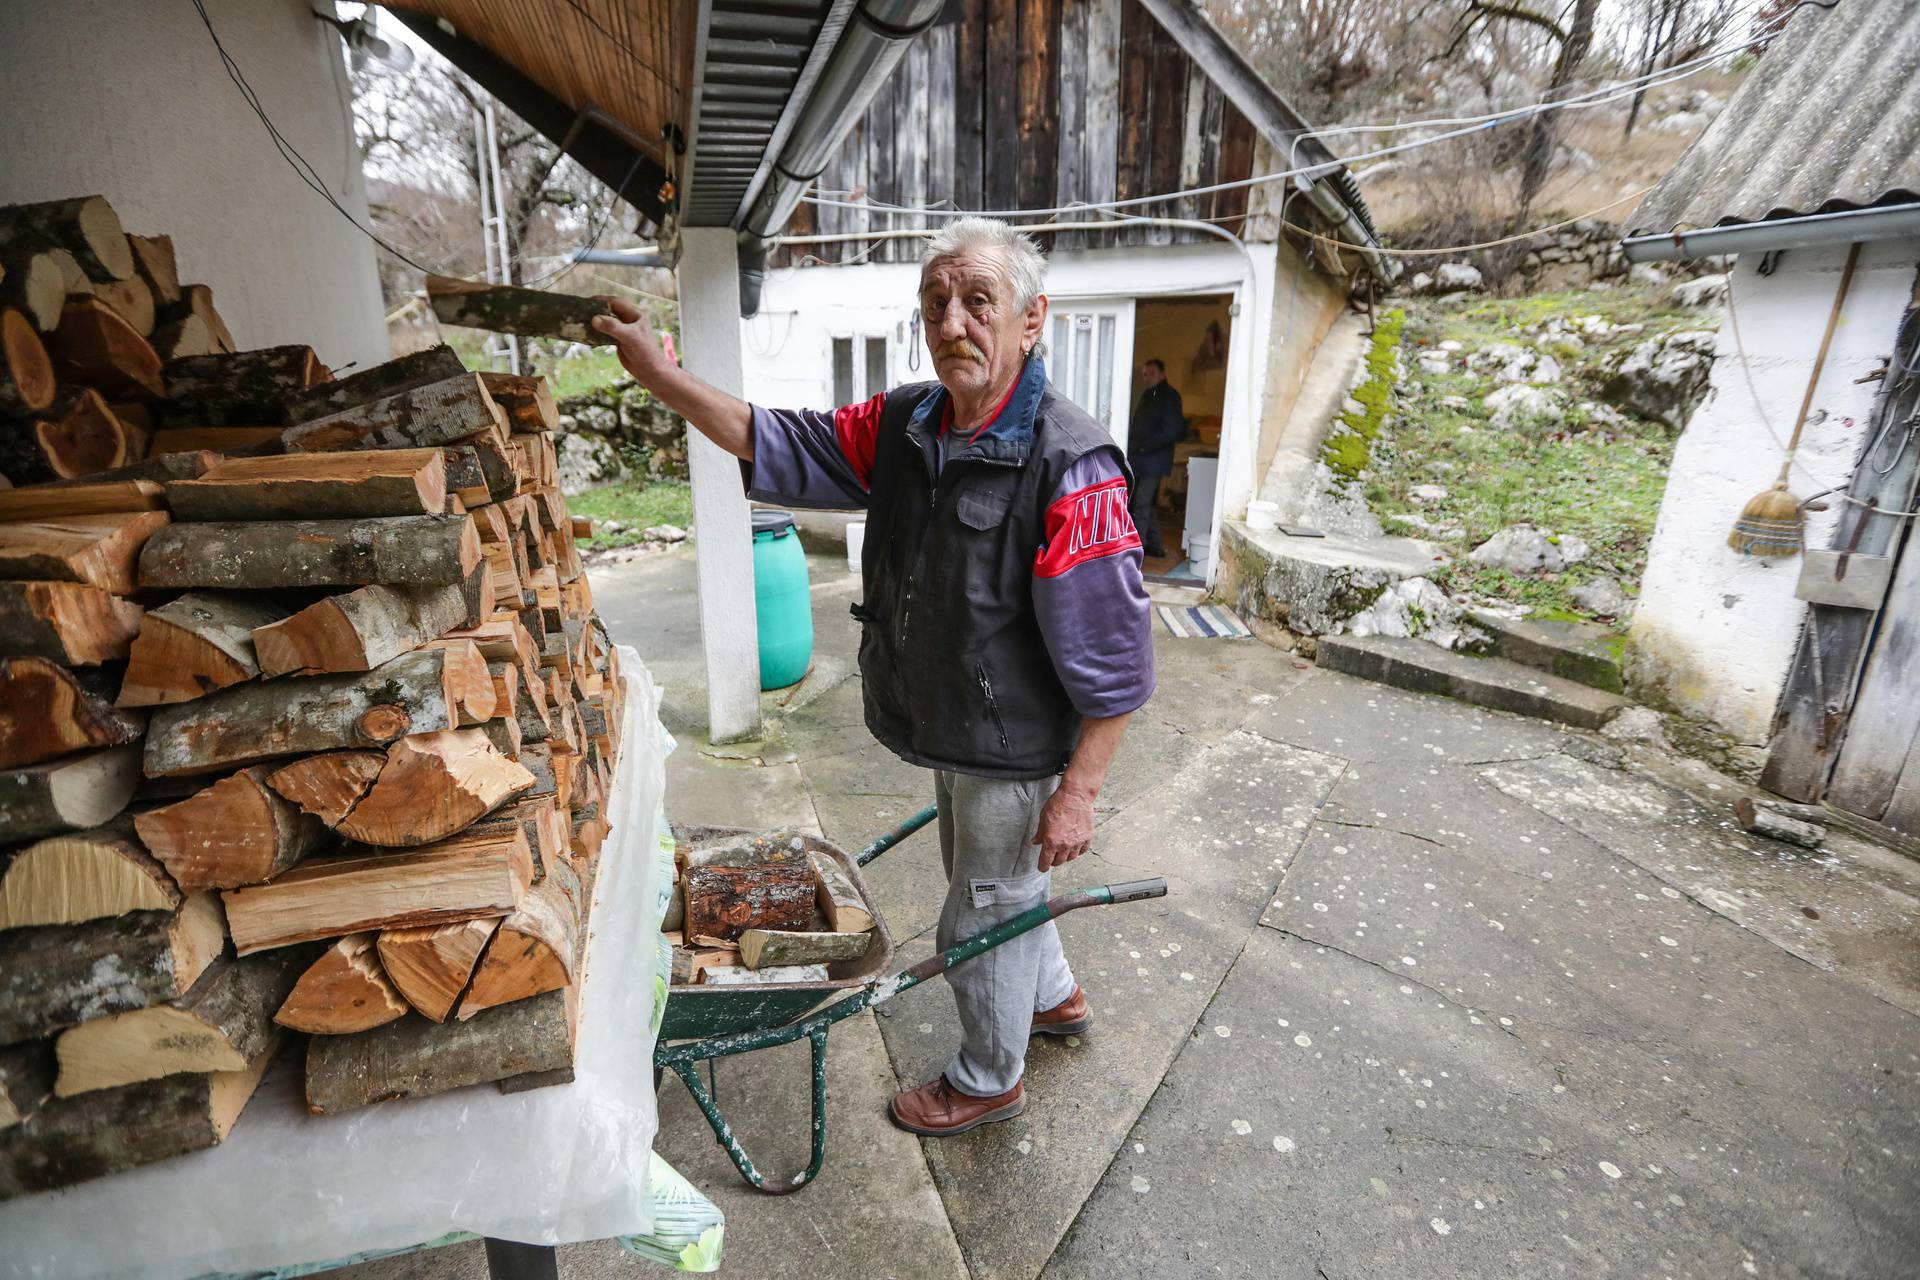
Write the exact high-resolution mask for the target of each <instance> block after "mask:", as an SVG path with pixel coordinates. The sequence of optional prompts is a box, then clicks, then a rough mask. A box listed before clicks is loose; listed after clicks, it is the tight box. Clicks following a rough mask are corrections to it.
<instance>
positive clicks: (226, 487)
mask: <svg viewBox="0 0 1920 1280" xmlns="http://www.w3.org/2000/svg"><path fill="white" fill-rule="evenodd" d="M446 502H447V464H446V460H445V458H444V457H443V456H442V455H441V452H440V450H438V449H388V450H378V451H374V452H368V453H291V454H282V455H280V456H278V457H267V458H231V459H228V460H227V461H225V462H222V463H220V464H219V465H217V466H215V467H214V468H213V469H212V470H211V471H209V472H207V473H206V474H205V475H203V476H201V477H200V478H199V479H198V480H177V481H175V482H173V483H172V484H169V485H168V486H167V504H168V505H169V506H170V507H172V508H173V515H174V519H176V520H311V519H328V520H342V519H358V518H362V517H367V516H417V515H439V514H440V513H441V512H442V511H443V510H444V509H445V507H446ZM475 536H478V535H477V534H476V535H475Z"/></svg>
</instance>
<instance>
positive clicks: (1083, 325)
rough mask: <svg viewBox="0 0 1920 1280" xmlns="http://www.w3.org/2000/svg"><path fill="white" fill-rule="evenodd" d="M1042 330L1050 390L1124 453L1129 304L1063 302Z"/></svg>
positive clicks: (1130, 350) (1129, 382) (1130, 343)
mask: <svg viewBox="0 0 1920 1280" xmlns="http://www.w3.org/2000/svg"><path fill="white" fill-rule="evenodd" d="M1047 326H1048V328H1047V374H1048V378H1049V380H1050V381H1051V382H1052V383H1053V385H1054V388H1055V389H1056V390H1058V391H1059V392H1060V393H1061V394H1063V395H1065V396H1066V397H1067V398H1068V399H1070V400H1072V401H1073V402H1074V403H1075V404H1077V405H1079V406H1080V407H1081V408H1082V409H1085V410H1086V411H1087V412H1088V413H1089V414H1091V415H1093V419H1094V421H1096V422H1098V423H1100V425H1102V426H1104V427H1105V428H1106V429H1107V430H1108V432H1110V433H1111V434H1112V436H1113V438H1114V441H1115V442H1116V443H1117V444H1119V446H1120V447H1121V448H1122V449H1124V448H1126V446H1127V419H1128V418H1129V417H1131V416H1132V415H1131V413H1130V411H1129V406H1128V404H1127V390H1128V388H1129V387H1130V386H1131V385H1132V378H1131V376H1130V374H1131V369H1130V367H1129V366H1130V365H1131V364H1132V363H1133V303H1132V302H1131V301H1130V300H1129V301H1121V302H1100V303H1089V302H1063V303H1061V304H1060V305H1059V306H1058V307H1056V308H1054V309H1053V310H1052V311H1051V312H1050V314H1049V315H1048V317H1047Z"/></svg>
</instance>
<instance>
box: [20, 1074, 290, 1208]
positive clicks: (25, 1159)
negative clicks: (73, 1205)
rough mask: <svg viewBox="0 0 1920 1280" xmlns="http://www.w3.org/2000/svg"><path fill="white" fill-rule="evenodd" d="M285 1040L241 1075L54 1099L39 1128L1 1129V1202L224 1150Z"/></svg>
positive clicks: (172, 1079)
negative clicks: (219, 1148) (213, 1149)
mask: <svg viewBox="0 0 1920 1280" xmlns="http://www.w3.org/2000/svg"><path fill="white" fill-rule="evenodd" d="M283 1042H284V1037H283V1038H277V1039H276V1040H275V1041H274V1042H273V1045H272V1047H270V1048H269V1049H268V1050H267V1051H266V1052H264V1053H262V1054H261V1055H260V1056H259V1058H258V1059H256V1060H255V1061H253V1062H250V1063H248V1064H247V1066H246V1068H245V1069H244V1070H241V1071H222V1072H217V1073H215V1074H212V1075H182V1076H168V1077H167V1078H166V1079H164V1080H149V1081H145V1082H143V1083H141V1084H130V1085H126V1086H124V1087H123V1088H119V1089H107V1090H103V1091H102V1092H100V1093H90V1094H87V1095H85V1096H83V1097H79V1098H53V1099H49V1100H48V1101H47V1103H46V1104H45V1105H44V1106H42V1107H41V1108H40V1111H39V1113H38V1114H37V1115H35V1116H34V1119H33V1123H32V1124H27V1125H20V1126H17V1127H16V1128H13V1129H5V1130H0V1200H4V1199H7V1198H9V1197H12V1196H18V1195H25V1194H27V1193H28V1192H33V1191H49V1190H53V1189H55V1188H57V1187H66V1186H71V1185H73V1184H74V1183H76V1182H85V1181H86V1180H88V1179H89V1178H97V1177H101V1176H102V1175H105V1174H109V1173H120V1172H123V1171H124V1170H127V1169H133V1168H137V1167H138V1166H140V1165H145V1164H152V1163H153V1162H155V1161H157V1160H165V1159H168V1158H169V1157H172V1156H177V1155H185V1154H186V1153H187V1152H190V1151H203V1150H205V1149H206V1148H208V1147H213V1146H218V1145H219V1144H220V1143H221V1142H223V1141H224V1140H225V1139H226V1136H227V1134H228V1133H229V1132H230V1131H231V1130H232V1129H233V1124H234V1121H236V1120H238V1119H239V1118H240V1112H241V1111H242V1110H244V1109H245V1107H246V1105H247V1100H248V1099H250V1098H251V1097H253V1091H254V1090H255V1089H256V1088H257V1087H258V1086H259V1084H260V1077H261V1076H263V1075H265V1074H266V1071H267V1066H268V1064H270V1063H271V1062H272V1061H273V1057H274V1054H275V1052H277V1051H278V1049H279V1048H280V1045H281V1044H282V1043H283Z"/></svg>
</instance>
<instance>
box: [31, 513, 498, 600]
mask: <svg viewBox="0 0 1920 1280" xmlns="http://www.w3.org/2000/svg"><path fill="white" fill-rule="evenodd" d="M3 549H4V544H3V543H0V550H3ZM479 563H480V535H479V534H478V533H476V532H475V531H474V528H473V521H472V519H471V518H470V517H468V516H441V515H435V516H389V517H384V518H370V519H365V520H283V521H275V522H270V523H269V522H260V523H234V522H226V521H210V522H206V523H200V524H181V525H175V526H174V527H173V528H172V529H171V530H168V531H166V532H164V533H162V534H161V535H160V536H158V537H155V538H154V540H153V541H152V543H150V544H149V545H148V546H147V549H146V551H145V553H144V554H142V555H141V557H140V573H139V578H140V585H141V586H143V587H176V588H191V587H231V588H248V589H254V590H258V589H261V588H267V587H358V586H364V585H366V584H368V583H373V582H404V583H407V584H409V585H411V586H421V587H426V586H438V585H442V584H445V583H449V582H460V581H462V580H464V579H465V578H466V576H467V575H468V574H469V573H471V572H473V568H474V566H475V565H477V564H479ZM0 564H4V561H3V560H0Z"/></svg>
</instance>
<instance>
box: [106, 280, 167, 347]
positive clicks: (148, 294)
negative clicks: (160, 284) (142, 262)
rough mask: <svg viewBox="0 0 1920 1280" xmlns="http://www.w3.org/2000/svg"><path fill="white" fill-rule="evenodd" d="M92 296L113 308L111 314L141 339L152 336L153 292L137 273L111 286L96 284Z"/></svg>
mask: <svg viewBox="0 0 1920 1280" xmlns="http://www.w3.org/2000/svg"><path fill="white" fill-rule="evenodd" d="M93 296H94V297H96V298H98V299H100V301H102V302H104V303H106V304H107V306H109V307H111V308H113V313H114V314H115V315H117V316H119V317H120V318H121V319H122V320H125V321H126V322H127V325H128V327H129V328H131V329H132V330H133V331H134V332H135V333H137V334H139V335H140V336H141V337H143V338H151V337H152V336H153V323H154V297H153V290H152V289H149V288H148V287H147V282H146V281H145V280H142V279H141V278H140V277H139V275H138V274H137V273H136V274H134V275H130V276H128V277H127V278H126V279H125V280H115V281H114V282H113V283H112V284H96V285H95V286H94V287H93ZM155 354H158V353H157V352H156V353H155Z"/></svg>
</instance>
